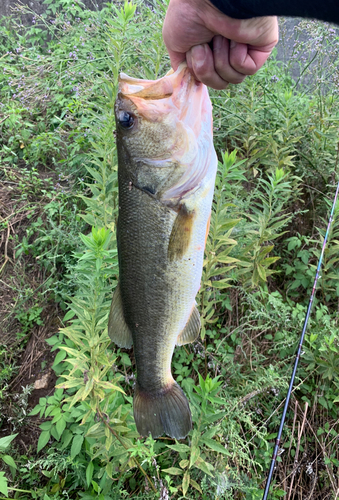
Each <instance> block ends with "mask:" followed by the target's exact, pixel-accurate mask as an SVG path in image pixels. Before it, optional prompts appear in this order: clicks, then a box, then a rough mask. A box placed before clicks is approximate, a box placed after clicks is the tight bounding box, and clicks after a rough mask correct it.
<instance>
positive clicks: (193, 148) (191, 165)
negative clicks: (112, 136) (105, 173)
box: [115, 64, 216, 207]
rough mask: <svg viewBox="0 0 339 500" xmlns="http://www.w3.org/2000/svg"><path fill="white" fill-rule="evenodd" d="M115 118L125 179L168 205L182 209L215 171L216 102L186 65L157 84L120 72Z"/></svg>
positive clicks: (120, 160)
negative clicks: (184, 201) (193, 191)
mask: <svg viewBox="0 0 339 500" xmlns="http://www.w3.org/2000/svg"><path fill="white" fill-rule="evenodd" d="M115 117H116V123H117V144H118V155H119V170H120V169H122V170H123V174H124V179H126V181H127V180H129V182H130V183H132V184H133V185H135V186H136V187H138V188H140V189H143V190H144V191H146V192H148V193H149V194H152V195H153V196H154V197H155V198H157V199H159V200H160V201H161V202H163V203H164V204H167V205H169V206H171V207H176V206H178V205H179V204H180V201H181V199H182V198H183V197H184V196H187V194H188V193H190V192H191V191H192V190H196V189H197V188H198V187H199V185H200V184H201V182H202V180H203V179H204V178H205V176H206V175H207V173H208V171H209V169H210V167H211V165H212V169H213V170H214V171H215V167H216V155H215V151H214V148H213V139H212V106H211V102H210V99H209V96H208V91H207V88H206V86H205V85H203V84H202V83H200V82H197V81H196V80H195V78H194V77H193V76H192V74H191V73H190V71H189V69H188V68H187V66H186V64H182V65H180V66H179V68H178V69H177V71H175V72H173V71H172V72H169V73H168V74H167V75H165V76H164V77H163V78H160V79H158V80H155V81H153V80H140V79H136V78H131V77H129V76H127V75H125V74H121V75H120V80H119V91H118V97H117V100H116V104H115Z"/></svg>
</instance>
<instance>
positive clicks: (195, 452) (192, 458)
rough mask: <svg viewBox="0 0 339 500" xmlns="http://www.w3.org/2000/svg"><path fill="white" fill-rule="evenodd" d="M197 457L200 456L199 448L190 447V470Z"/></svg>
mask: <svg viewBox="0 0 339 500" xmlns="http://www.w3.org/2000/svg"><path fill="white" fill-rule="evenodd" d="M199 455H200V450H199V446H192V451H191V456H190V467H189V468H191V467H192V465H194V463H195V462H196V460H197V459H198V457H199Z"/></svg>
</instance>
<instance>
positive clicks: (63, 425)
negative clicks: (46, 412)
mask: <svg viewBox="0 0 339 500" xmlns="http://www.w3.org/2000/svg"><path fill="white" fill-rule="evenodd" d="M55 427H56V430H57V433H58V434H59V437H61V435H62V433H63V432H64V430H65V428H66V421H65V419H64V418H63V417H62V418H60V420H58V421H57V423H56V424H55Z"/></svg>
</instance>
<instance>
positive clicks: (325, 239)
mask: <svg viewBox="0 0 339 500" xmlns="http://www.w3.org/2000/svg"><path fill="white" fill-rule="evenodd" d="M338 193H339V182H338V185H337V190H336V192H335V196H334V200H333V205H332V210H331V215H330V218H329V221H328V225H327V230H326V234H325V238H324V243H323V247H322V249H321V254H320V257H319V262H318V267H317V272H316V274H315V279H314V283H313V288H312V293H311V297H310V301H309V303H308V308H307V312H306V317H305V321H304V326H303V329H302V332H301V337H300V342H299V347H298V351H297V355H296V358H295V362H294V367H293V372H292V376H291V381H290V385H289V387H288V392H287V396H286V401H285V406H284V410H283V413H282V416H281V421H280V427H279V432H278V436H277V439H276V442H275V446H274V450H273V455H272V461H271V466H270V470H269V473H268V477H267V481H266V486H265V491H264V495H263V497H262V500H267V495H268V492H269V489H270V485H271V481H272V476H273V471H274V466H275V462H276V459H277V456H278V452H279V446H280V441H281V434H282V431H283V428H284V423H285V418H286V413H287V409H288V405H289V402H290V398H291V394H292V389H293V384H294V379H295V374H296V372H297V368H298V363H299V359H300V355H301V349H302V345H303V342H304V337H305V332H306V328H307V323H308V320H309V317H310V313H311V309H312V304H313V299H314V295H315V290H316V287H317V282H318V278H319V273H320V268H321V263H322V260H323V256H324V252H325V246H326V243H327V238H328V235H329V232H330V228H331V224H332V221H333V214H334V210H335V206H336V203H337V198H338Z"/></svg>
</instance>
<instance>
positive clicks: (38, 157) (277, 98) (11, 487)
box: [0, 0, 339, 500]
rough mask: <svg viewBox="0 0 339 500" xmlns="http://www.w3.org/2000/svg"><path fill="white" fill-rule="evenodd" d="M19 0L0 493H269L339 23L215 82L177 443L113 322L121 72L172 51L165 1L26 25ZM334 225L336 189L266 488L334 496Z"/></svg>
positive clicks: (0, 35)
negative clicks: (184, 427)
mask: <svg viewBox="0 0 339 500" xmlns="http://www.w3.org/2000/svg"><path fill="white" fill-rule="evenodd" d="M25 9H26V8H24V7H19V8H18V11H17V12H16V13H15V17H13V18H12V19H7V20H4V21H3V23H2V25H1V27H0V44H1V47H2V53H3V57H2V58H1V59H0V67H1V68H0V89H1V90H0V176H1V183H2V184H1V188H0V189H1V200H4V202H3V204H1V205H0V217H1V218H0V225H1V226H0V227H1V239H0V252H1V260H0V279H1V283H2V285H3V287H4V288H3V290H5V291H2V292H1V293H2V299H3V300H2V302H1V308H0V322H1V323H0V324H1V331H2V334H1V335H2V341H3V344H4V345H5V348H2V349H1V351H0V407H1V417H0V461H1V464H2V466H3V470H4V472H3V473H0V492H1V494H2V495H3V497H4V498H6V497H15V498H20V499H22V500H24V499H31V498H38V499H40V498H43V499H44V500H48V499H55V500H56V499H61V498H71V499H80V498H82V499H90V498H98V499H100V500H101V499H103V500H106V499H107V500H108V499H110V498H112V499H117V498H128V497H131V498H142V499H146V498H149V499H153V498H162V499H165V498H183V497H185V498H190V499H196V500H200V499H204V500H205V499H231V498H232V499H237V500H238V499H246V500H255V499H260V498H261V497H262V492H263V490H262V488H263V485H264V481H265V477H266V474H267V470H268V467H269V464H270V458H271V454H272V450H273V446H274V441H275V437H276V433H277V429H278V426H279V420H280V414H281V411H282V406H283V403H284V397H285V393H286V388H287V384H288V381H289V377H290V374H291V369H292V364H293V359H294V354H295V351H296V347H297V343H298V337H299V333H300V331H301V328H302V324H303V320H304V315H305V312H306V307H307V303H308V298H309V294H310V291H311V287H312V284H313V276H314V272H315V265H316V262H317V257H318V256H319V253H320V249H321V244H322V238H323V236H324V231H325V228H326V224H327V222H326V217H327V215H328V212H329V205H330V203H331V198H332V191H333V192H334V186H335V182H336V179H337V178H338V151H339V149H338V135H337V123H338V118H339V107H338V87H337V83H338V73H337V71H338V70H337V68H338V65H337V64H336V57H337V50H338V39H337V37H336V34H335V33H333V32H332V31H329V29H328V27H326V25H323V24H321V23H313V22H309V21H308V22H303V24H302V27H303V29H306V30H308V31H307V32H308V42H305V43H307V44H308V46H307V47H306V46H305V47H304V49H305V53H300V54H297V53H293V54H292V56H291V58H290V59H289V60H288V63H287V64H283V63H280V62H278V61H276V60H275V58H274V57H273V58H272V59H271V60H270V61H269V62H268V64H266V65H265V67H264V68H263V69H262V70H260V71H259V72H258V73H257V74H256V75H255V76H254V77H251V78H248V79H247V80H246V81H245V82H244V83H243V84H242V85H241V86H231V87H230V88H229V89H227V90H226V91H223V92H216V91H212V92H211V99H212V103H213V108H214V127H215V128H214V133H215V147H216V150H217V154H218V158H219V170H218V176H217V181H216V189H215V197H214V204H213V213H212V220H211V231H210V235H209V238H208V241H207V246H206V254H205V266H204V272H203V277H202V285H201V289H200V292H199V295H198V297H197V302H198V304H199V308H200V313H201V318H202V332H201V337H200V339H198V341H196V342H195V343H194V344H192V345H188V346H182V347H180V348H177V349H176V350H175V354H174V358H173V364H172V366H173V372H174V375H175V377H176V379H177V380H178V382H179V383H180V384H181V385H182V387H183V388H184V390H185V392H186V394H187V395H188V398H189V402H190V405H191V409H192V416H193V422H194V428H193V430H192V432H191V433H190V435H189V436H188V438H187V439H185V440H182V441H181V442H179V443H178V442H174V441H173V440H171V439H170V438H167V437H164V438H160V439H157V440H153V439H152V438H151V437H149V438H147V439H140V437H139V436H138V433H137V432H136V429H135V424H134V420H133V417H132V397H133V384H134V380H135V366H134V358H133V353H132V352H131V351H128V350H124V349H119V348H116V347H115V346H112V345H111V344H110V342H109V339H108V337H107V328H106V327H107V316H108V311H109V307H110V301H111V297H112V291H113V289H114V288H115V286H116V283H117V278H118V266H117V251H116V239H115V228H116V218H117V210H118V203H117V158H116V149H115V143H114V140H113V131H114V127H115V123H114V113H113V109H114V100H115V92H116V88H117V79H118V74H119V72H120V71H125V72H127V73H128V74H130V75H132V76H135V77H142V78H157V77H159V76H160V75H163V74H164V73H165V72H166V71H167V70H168V69H169V61H168V58H167V56H166V50H165V47H164V45H163V43H162V39H161V23H162V18H163V15H164V13H165V11H166V5H165V3H162V2H157V3H155V4H154V5H153V7H152V8H147V7H145V6H144V5H143V4H142V3H137V5H136V8H135V6H132V5H131V4H124V5H120V4H107V5H106V7H105V8H104V9H103V10H102V11H100V12H91V11H88V10H86V9H85V8H83V6H82V5H81V2H74V3H72V2H68V0H53V1H51V2H48V3H47V12H46V13H45V14H43V15H41V16H38V15H35V17H34V23H33V24H31V25H28V26H26V27H24V26H23V25H22V24H21V21H20V16H21V15H23V14H24V13H25ZM298 30H299V28H298V29H297V31H298ZM298 32H299V31H298ZM312 44H313V45H312ZM314 44H316V45H317V47H316V49H317V51H316V52H317V54H316V57H314V52H312V51H311V49H312V46H313V47H314ZM304 54H306V57H308V56H307V54H309V59H306V60H303V58H304ZM325 62H326V65H325ZM292 65H298V66H299V67H300V75H301V76H300V79H299V80H298V81H297V82H295V81H294V80H293V79H292V78H291V70H292ZM308 73H309V75H308ZM310 75H311V76H313V77H314V78H313V79H310V78H308V79H307V76H308V77H309V76H310ZM338 227H339V226H338V208H337V209H336V212H335V217H334V220H333V226H332V230H331V233H330V236H329V243H328V246H327V249H326V252H325V259H324V267H323V271H322V275H321V279H320V283H319V289H318V292H317V296H316V300H315V306H314V311H313V314H312V317H311V321H310V325H309V329H308V331H307V335H306V339H305V347H304V353H303V356H302V358H301V362H300V368H299V370H298V374H297V382H296V385H295V388H294V390H293V393H292V401H291V405H290V409H289V412H288V415H287V421H286V425H285V430H284V433H283V440H282V444H281V453H280V454H279V457H278V462H277V468H276V472H275V477H274V482H273V485H272V492H271V497H270V498H272V499H278V498H286V499H288V500H290V499H291V500H293V499H301V498H312V499H317V498H319V499H322V500H323V499H325V498H328V499H331V500H337V498H338V489H339V484H338V476H339V474H338V472H339V471H338V469H339V455H338V435H339V425H338V402H339V400H338V388H339V365H338V359H339V357H338V353H339V344H338V338H339V334H338V307H339V281H338V279H339V274H338V259H337V254H338V250H339V249H338ZM43 376H46V377H47V380H48V382H47V385H46V386H45V387H44V388H43V389H39V390H38V389H34V383H35V380H36V379H42V378H43ZM21 386H23V387H24V389H22V388H21ZM8 436H15V438H13V439H12V438H8Z"/></svg>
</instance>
